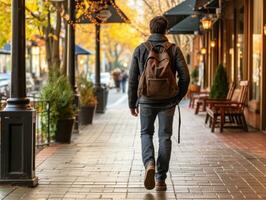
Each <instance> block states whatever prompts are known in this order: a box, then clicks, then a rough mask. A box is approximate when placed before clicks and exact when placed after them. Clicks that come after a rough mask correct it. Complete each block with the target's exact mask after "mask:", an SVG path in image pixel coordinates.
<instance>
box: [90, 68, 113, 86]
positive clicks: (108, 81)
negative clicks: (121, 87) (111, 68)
mask: <svg viewBox="0 0 266 200" xmlns="http://www.w3.org/2000/svg"><path fill="white" fill-rule="evenodd" d="M100 78H101V84H104V85H106V86H107V87H109V88H113V87H114V81H113V79H112V76H111V74H110V73H109V72H102V73H101V75H100ZM88 79H89V80H91V81H92V82H93V83H94V84H95V74H91V75H89V76H88Z"/></svg>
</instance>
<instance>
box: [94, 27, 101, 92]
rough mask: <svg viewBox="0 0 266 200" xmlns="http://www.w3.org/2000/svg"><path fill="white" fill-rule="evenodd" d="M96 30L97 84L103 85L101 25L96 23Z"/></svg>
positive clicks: (97, 85) (98, 85)
mask: <svg viewBox="0 0 266 200" xmlns="http://www.w3.org/2000/svg"><path fill="white" fill-rule="evenodd" d="M95 31H96V37H95V38H96V41H95V44H96V66H95V86H96V88H97V87H101V51H100V49H101V25H100V24H96V25H95Z"/></svg>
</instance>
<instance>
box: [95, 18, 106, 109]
mask: <svg viewBox="0 0 266 200" xmlns="http://www.w3.org/2000/svg"><path fill="white" fill-rule="evenodd" d="M95 32H96V37H95V38H96V39H95V44H96V65H95V92H96V96H97V102H98V103H97V108H96V112H97V113H104V112H105V110H106V105H107V98H108V88H107V87H106V86H103V85H101V51H100V50H101V37H100V36H101V25H100V23H99V24H96V25H95Z"/></svg>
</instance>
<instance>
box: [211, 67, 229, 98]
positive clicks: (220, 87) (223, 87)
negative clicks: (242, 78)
mask: <svg viewBox="0 0 266 200" xmlns="http://www.w3.org/2000/svg"><path fill="white" fill-rule="evenodd" d="M227 92H228V81H227V73H226V70H225V68H224V66H223V65H222V64H220V65H218V67H217V69H216V72H215V76H214V80H213V84H212V87H211V91H210V98H211V99H225V98H226V96H227Z"/></svg>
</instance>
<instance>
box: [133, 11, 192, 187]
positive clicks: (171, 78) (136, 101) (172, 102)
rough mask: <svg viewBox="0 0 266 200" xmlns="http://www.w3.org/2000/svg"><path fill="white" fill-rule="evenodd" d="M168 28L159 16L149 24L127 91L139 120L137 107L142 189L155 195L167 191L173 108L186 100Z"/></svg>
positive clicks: (181, 64)
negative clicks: (156, 136) (156, 144)
mask: <svg viewBox="0 0 266 200" xmlns="http://www.w3.org/2000/svg"><path fill="white" fill-rule="evenodd" d="M167 25H168V22H167V20H166V18H164V17H162V16H158V17H155V18H153V19H152V20H151V21H150V32H151V35H150V37H149V38H148V41H146V42H144V43H142V44H140V45H139V46H138V47H137V48H136V49H135V51H134V54H133V59H132V64H131V67H130V72H129V87H128V99H129V108H130V111H131V114H132V115H133V116H138V114H139V108H138V106H140V122H141V146H142V160H143V164H144V166H145V177H144V186H145V188H146V189H149V190H150V189H153V188H154V187H155V186H156V190H157V191H165V190H166V189H167V187H166V184H165V179H166V177H167V172H168V170H169V161H170V156H171V145H172V142H171V136H172V126H173V118H174V113H175V107H176V105H177V104H178V103H179V102H180V101H181V99H182V98H183V97H184V96H185V94H186V92H187V89H188V85H189V81H190V78H189V71H188V67H187V64H186V62H185V59H184V57H183V54H182V52H181V50H180V49H179V47H177V46H176V45H175V44H171V43H170V42H168V39H167V37H166V36H165V33H166V28H167ZM177 75H178V77H179V81H178V84H177V80H176V77H177ZM157 116H158V119H159V133H158V134H159V151H158V158H157V162H156V163H155V156H154V146H153V135H154V122H155V119H156V117H157ZM155 164H156V167H157V171H156V174H155ZM155 179H156V183H155Z"/></svg>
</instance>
